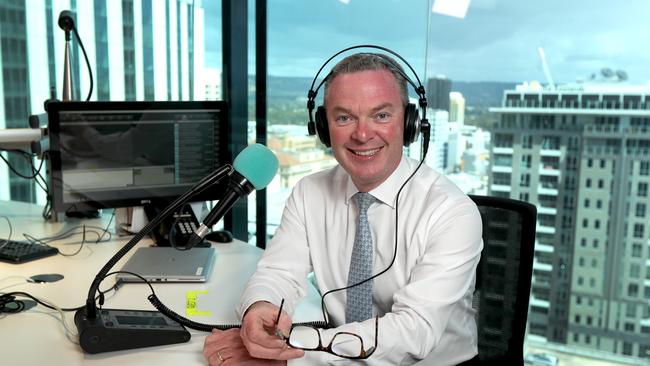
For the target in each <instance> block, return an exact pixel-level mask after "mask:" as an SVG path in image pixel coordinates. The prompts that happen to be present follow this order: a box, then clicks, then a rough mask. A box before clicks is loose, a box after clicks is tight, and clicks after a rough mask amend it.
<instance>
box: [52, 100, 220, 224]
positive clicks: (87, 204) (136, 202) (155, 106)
mask: <svg viewBox="0 0 650 366" xmlns="http://www.w3.org/2000/svg"><path fill="white" fill-rule="evenodd" d="M165 109H196V110H200V109H206V110H217V111H218V113H219V114H220V121H222V123H219V124H218V126H217V128H218V134H219V136H220V137H221V138H220V141H219V147H218V151H217V153H218V154H219V160H218V161H217V162H216V166H215V168H216V167H218V166H221V165H224V164H230V163H231V162H232V154H231V149H230V143H229V136H230V134H229V131H230V121H229V116H228V104H227V103H226V102H225V101H128V102H125V101H101V102H94V101H93V102H78V101H71V102H59V101H57V102H51V103H49V104H48V105H47V114H48V136H49V140H50V150H49V159H48V161H49V164H48V170H49V171H48V176H49V185H50V187H49V191H50V192H49V194H50V196H51V204H52V209H53V211H54V212H65V213H67V212H69V211H88V210H98V209H104V208H118V207H130V206H143V205H147V204H158V205H160V204H161V203H165V202H171V201H173V200H174V199H175V198H177V197H178V195H175V194H174V195H172V194H161V195H150V194H149V195H148V194H146V191H145V190H143V194H142V195H141V197H138V198H123V199H110V200H101V201H98V200H87V201H81V202H64V201H63V187H62V182H63V181H62V161H61V153H60V141H59V133H60V120H59V113H61V112H67V111H93V110H115V111H120V110H123V111H139V110H165ZM226 187H227V179H222V181H221V182H219V184H218V185H217V186H216V187H212V188H209V189H206V190H204V191H203V192H199V193H198V194H197V195H195V196H193V197H192V198H191V199H190V201H193V202H196V201H212V200H218V199H220V198H221V196H222V195H223V193H224V192H225V190H226Z"/></svg>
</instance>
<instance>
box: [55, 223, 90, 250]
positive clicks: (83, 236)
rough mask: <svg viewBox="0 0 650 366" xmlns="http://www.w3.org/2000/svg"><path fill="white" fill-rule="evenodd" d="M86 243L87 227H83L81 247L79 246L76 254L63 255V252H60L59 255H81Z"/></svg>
mask: <svg viewBox="0 0 650 366" xmlns="http://www.w3.org/2000/svg"><path fill="white" fill-rule="evenodd" d="M97 237H99V234H98V235H97ZM97 240H99V239H97ZM85 243H86V225H84V226H83V233H82V235H81V245H80V246H79V249H77V251H76V252H74V253H70V254H68V253H63V252H61V250H59V254H61V255H62V256H64V257H74V256H75V255H77V254H79V253H80V252H81V249H83V247H84V244H85Z"/></svg>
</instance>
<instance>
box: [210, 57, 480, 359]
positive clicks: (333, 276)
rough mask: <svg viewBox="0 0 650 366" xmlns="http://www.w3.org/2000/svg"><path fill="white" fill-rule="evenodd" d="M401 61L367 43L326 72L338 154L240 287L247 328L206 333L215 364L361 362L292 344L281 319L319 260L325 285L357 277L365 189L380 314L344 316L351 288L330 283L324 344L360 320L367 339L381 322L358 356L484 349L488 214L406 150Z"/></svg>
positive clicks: (301, 191)
mask: <svg viewBox="0 0 650 366" xmlns="http://www.w3.org/2000/svg"><path fill="white" fill-rule="evenodd" d="M396 68H399V66H398V65H397V64H396V63H395V62H394V61H393V60H392V59H390V58H388V57H387V56H385V55H377V54H371V53H360V54H355V55H352V56H349V57H347V58H345V59H344V60H343V61H341V62H340V63H339V64H337V65H336V66H335V67H334V68H333V69H332V72H331V73H330V75H328V77H327V80H326V82H325V92H324V94H325V97H324V108H325V111H326V118H327V125H328V132H329V140H330V142H331V147H332V152H333V154H334V157H335V158H336V160H337V161H338V162H339V166H337V167H335V168H333V169H330V170H328V171H324V172H319V173H316V174H313V175H310V176H308V177H306V178H304V179H302V180H301V181H300V182H299V183H298V184H297V185H296V187H295V188H294V190H293V193H292V194H291V196H290V197H289V199H288V200H287V203H286V207H285V210H284V214H283V217H282V222H281V224H280V226H279V228H278V230H277V231H276V233H275V235H274V237H273V239H272V240H271V241H270V242H269V244H268V247H267V249H266V251H265V253H264V255H263V256H262V258H261V260H260V261H259V264H258V267H257V271H256V272H255V274H254V275H253V276H252V277H251V279H250V281H249V283H248V285H247V287H246V289H245V291H244V293H243V295H242V299H241V306H240V309H239V311H240V313H241V314H243V319H242V328H241V331H239V330H231V331H227V332H217V331H215V332H214V333H213V334H212V335H210V336H208V337H207V338H206V343H205V348H204V354H205V356H206V358H207V359H208V361H209V362H210V363H211V364H214V365H220V364H225V365H227V364H238V363H240V362H243V361H244V360H249V361H250V360H251V359H252V357H254V358H258V359H267V360H289V364H293V363H294V362H295V363H302V364H307V365H309V364H337V363H340V364H349V363H350V362H352V361H351V360H349V359H346V358H341V357H339V356H336V355H334V354H331V353H328V352H318V351H303V350H301V349H296V348H293V347H287V343H286V341H285V340H284V339H282V337H278V335H276V330H278V331H280V332H281V333H282V335H284V336H287V335H289V332H290V329H291V319H290V314H292V312H293V310H294V305H295V303H296V302H297V300H298V299H300V298H301V297H302V296H304V294H305V293H306V289H307V275H308V274H309V273H310V272H313V273H314V279H315V283H316V285H317V288H318V289H319V291H320V292H321V294H325V293H327V292H328V291H331V290H335V289H341V288H345V287H346V286H348V285H349V283H348V272H349V271H350V262H351V256H352V251H353V243H354V242H355V229H356V226H357V218H358V216H359V209H358V207H357V204H356V203H355V201H354V200H353V199H352V198H353V196H354V195H355V194H357V193H358V192H367V193H369V194H370V195H371V196H372V197H374V201H375V203H374V204H372V205H371V206H370V207H369V208H368V209H367V218H368V222H369V225H370V234H371V235H370V236H371V237H372V243H373V254H372V257H373V258H372V268H373V269H372V273H373V274H378V273H381V274H380V275H378V276H377V277H375V278H374V279H373V280H372V282H371V283H372V285H371V286H372V287H371V288H372V317H370V318H368V319H366V320H363V321H354V322H348V321H346V303H347V295H346V291H345V290H343V291H336V292H331V293H329V294H328V295H327V296H326V297H325V298H324V302H325V305H326V307H327V311H328V314H327V315H328V318H329V319H328V320H329V321H330V324H331V325H333V328H330V329H322V330H320V334H321V339H322V342H323V346H327V345H328V344H329V341H330V340H331V339H332V337H333V336H334V335H335V334H336V333H338V332H350V333H353V334H356V335H358V336H359V337H361V339H363V344H364V347H365V348H366V349H369V348H370V347H372V346H373V345H374V344H375V332H377V333H376V334H377V338H376V343H377V347H376V349H374V350H373V353H372V354H371V356H370V357H368V358H366V359H363V360H359V361H358V362H363V363H367V364H372V365H407V364H415V363H417V362H418V361H422V360H424V361H422V364H425V365H429V364H435V365H458V364H463V363H465V364H470V363H471V362H473V361H472V360H475V356H476V354H477V334H476V322H475V319H474V311H473V309H472V294H473V290H474V282H475V270H476V266H477V265H478V261H479V258H480V252H481V249H482V247H483V244H482V240H481V229H482V225H481V218H480V215H479V212H478V210H477V208H476V206H475V205H474V203H473V202H472V201H471V200H470V199H469V198H468V197H467V196H466V195H465V194H463V193H462V192H461V191H460V190H459V189H458V188H457V187H456V186H455V185H454V184H453V183H451V182H450V181H449V180H448V179H446V178H445V177H444V176H442V175H440V174H439V173H437V172H435V171H433V170H432V169H430V168H428V167H427V166H425V165H422V166H421V167H420V168H419V169H417V168H418V163H419V162H418V161H415V160H413V159H410V158H408V157H406V156H404V155H403V153H402V150H403V145H404V124H405V119H404V114H405V107H406V105H407V104H408V93H407V84H406V80H405V79H404V73H403V72H402V71H399V70H396ZM322 139H323V138H322V137H321V140H322ZM416 170H417V172H416ZM414 172H416V173H415V174H414V175H413V176H412V177H411V178H410V179H409V177H410V176H411V175H412V174H413V173H414ZM405 183H406V184H405ZM402 188H403V189H402ZM382 272H383V273H382ZM282 300H284V306H283V311H282V313H281V316H280V318H279V321H277V320H278V319H277V318H278V311H279V306H280V303H281V302H282ZM375 316H376V317H378V322H377V328H376V323H375ZM468 360H469V361H468ZM258 361H259V362H262V363H261V364H266V363H265V362H266V361H261V360H258ZM269 362H275V363H274V364H284V361H269Z"/></svg>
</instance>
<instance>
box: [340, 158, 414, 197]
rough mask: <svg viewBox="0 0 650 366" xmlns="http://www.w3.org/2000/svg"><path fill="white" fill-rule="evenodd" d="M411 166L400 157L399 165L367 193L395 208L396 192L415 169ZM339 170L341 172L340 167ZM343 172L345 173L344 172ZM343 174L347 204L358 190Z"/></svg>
mask: <svg viewBox="0 0 650 366" xmlns="http://www.w3.org/2000/svg"><path fill="white" fill-rule="evenodd" d="M411 165H412V164H409V161H408V159H407V158H406V157H405V156H404V155H402V159H401V160H400V162H399V165H397V169H395V170H394V171H393V173H392V174H391V175H390V176H389V177H388V178H387V179H386V180H385V181H384V182H383V183H382V184H380V185H379V186H378V187H377V188H375V189H373V190H371V191H370V192H368V193H370V194H371V195H372V196H373V197H375V198H376V199H378V200H379V201H381V202H382V203H384V204H386V205H388V206H390V207H391V208H395V198H396V197H397V192H398V191H399V189H400V188H401V187H402V184H404V181H405V180H406V178H408V177H409V175H410V174H411V173H412V171H413V170H414V169H415V168H414V167H412V166H411ZM339 168H340V169H341V170H343V168H341V166H340V165H339ZM343 171H344V172H345V170H343ZM345 174H346V176H347V183H346V188H345V203H346V204H349V203H350V200H351V199H352V196H354V195H355V194H356V193H357V192H359V189H357V187H356V186H355V185H354V182H352V178H351V177H350V175H349V174H347V173H345Z"/></svg>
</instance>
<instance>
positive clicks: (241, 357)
mask: <svg viewBox="0 0 650 366" xmlns="http://www.w3.org/2000/svg"><path fill="white" fill-rule="evenodd" d="M203 355H204V356H205V359H206V360H208V363H209V364H210V366H217V365H224V366H228V365H247V366H257V365H260V366H262V365H263V366H284V365H286V364H287V362H286V361H277V360H265V359H259V358H253V357H252V356H251V355H250V354H249V353H248V351H247V350H246V347H245V346H244V343H243V342H242V339H241V337H240V336H239V329H228V330H226V331H221V330H216V329H215V330H213V331H212V334H210V335H209V336H207V337H205V343H204V345H203Z"/></svg>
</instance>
